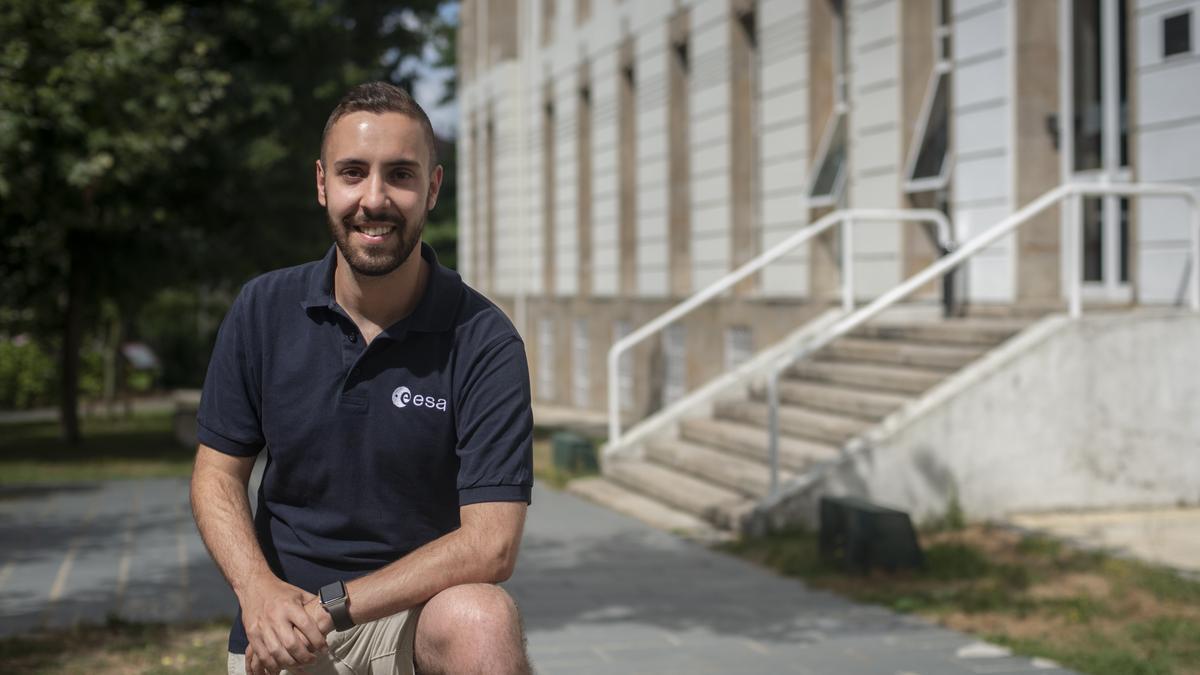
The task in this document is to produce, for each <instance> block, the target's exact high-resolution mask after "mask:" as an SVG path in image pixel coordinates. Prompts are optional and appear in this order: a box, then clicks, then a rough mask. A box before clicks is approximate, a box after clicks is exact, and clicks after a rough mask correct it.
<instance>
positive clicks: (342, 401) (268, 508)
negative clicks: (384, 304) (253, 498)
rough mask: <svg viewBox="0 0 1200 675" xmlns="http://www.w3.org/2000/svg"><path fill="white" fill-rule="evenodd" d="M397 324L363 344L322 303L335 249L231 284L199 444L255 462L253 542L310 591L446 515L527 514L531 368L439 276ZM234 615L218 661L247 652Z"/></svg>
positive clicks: (509, 338) (494, 315)
mask: <svg viewBox="0 0 1200 675" xmlns="http://www.w3.org/2000/svg"><path fill="white" fill-rule="evenodd" d="M421 255H422V256H423V257H424V258H425V260H426V261H428V262H429V263H430V267H431V272H430V275H429V282H428V284H427V285H426V288H425V293H424V295H423V296H422V298H421V300H420V301H419V303H418V304H417V307H416V309H414V310H413V312H412V314H410V315H409V316H408V317H407V318H405V319H402V320H401V321H399V322H398V323H396V324H394V325H392V326H390V327H388V328H387V329H386V330H384V331H383V332H382V333H381V334H380V335H379V336H378V337H376V338H375V339H374V340H373V341H372V342H371V344H370V345H367V344H364V340H363V337H362V335H361V334H360V333H359V331H358V328H357V327H356V326H355V325H354V322H353V321H351V320H350V317H349V316H348V315H347V314H346V312H345V311H344V310H343V309H342V308H341V307H339V306H338V304H337V302H336V301H335V300H334V296H333V272H334V267H335V265H336V260H337V256H336V249H335V248H334V247H330V249H329V253H328V254H326V256H325V258H324V259H323V260H320V261H317V262H313V263H309V264H306V265H300V266H298V267H292V268H288V269H283V270H278V271H275V272H270V273H267V274H264V275H263V276H260V277H258V278H256V279H254V280H252V281H250V282H249V283H247V284H246V285H245V287H243V288H242V291H241V293H240V294H239V295H238V297H237V299H236V300H235V301H234V303H233V306H232V307H231V308H230V310H229V313H228V315H226V317H225V320H224V322H223V323H222V324H221V329H220V331H219V332H218V334H217V342H216V346H215V347H214V349H213V355H212V359H211V361H210V362H209V366H208V375H207V377H206V378H205V380H204V393H203V397H202V398H201V400H200V409H199V413H198V415H197V421H198V423H199V427H198V438H199V441H200V442H201V443H203V444H204V445H207V446H209V447H211V448H213V449H215V450H218V451H220V452H223V453H226V454H229V455H235V456H238V457H250V456H253V455H256V454H257V453H258V452H259V451H260V450H262V449H263V448H264V447H265V448H266V449H267V465H266V469H265V471H264V473H263V479H262V486H261V487H260V488H259V492H258V510H257V512H256V516H255V530H256V532H257V535H258V540H259V543H260V544H261V546H262V549H263V553H264V554H265V555H266V558H267V561H268V563H269V564H270V565H271V569H272V570H273V571H274V572H275V573H276V574H277V575H279V576H280V577H281V578H282V579H284V580H286V581H288V582H289V583H291V584H294V585H296V586H299V587H300V588H303V589H305V590H307V591H309V592H312V593H316V592H317V590H318V589H319V588H320V587H321V586H323V585H325V584H327V583H330V582H332V581H334V580H337V579H343V580H346V579H351V578H354V577H357V576H362V575H364V574H367V573H369V572H371V571H374V570H376V569H379V568H381V567H383V566H385V565H387V564H389V563H391V562H393V561H395V560H397V559H398V558H401V557H403V556H404V555H405V554H407V553H409V552H410V551H412V550H413V549H416V548H418V547H420V546H422V545H423V544H426V543H428V542H430V541H432V540H433V539H436V538H438V537H440V536H442V535H444V534H446V533H448V532H450V531H452V530H454V529H456V528H458V526H459V518H458V509H459V507H460V506H463V505H466V504H474V503H479V502H495V501H523V502H527V503H528V502H529V498H530V488H531V486H532V484H533V472H532V434H533V416H532V413H531V411H530V395H529V369H528V365H527V363H526V359H525V348H524V344H523V343H522V341H521V338H520V335H519V334H518V333H517V331H516V330H515V329H514V328H513V325H512V323H511V322H509V320H508V318H507V317H505V316H504V314H503V313H502V312H501V311H500V310H499V309H498V308H497V307H496V306H495V305H493V304H492V303H491V302H489V301H488V300H487V299H486V298H484V297H483V296H482V295H480V294H479V293H478V292H476V291H475V290H473V289H471V288H470V287H468V286H467V285H466V284H464V283H463V282H462V279H461V278H459V276H458V274H457V273H455V272H454V271H452V270H449V269H446V268H445V267H442V266H441V265H439V264H438V262H437V257H436V256H435V255H434V253H433V249H431V248H430V247H429V246H427V245H425V244H422V245H421ZM246 644H247V641H246V635H245V631H244V629H243V627H242V623H241V617H240V615H239V617H238V618H237V619H236V620H235V621H234V625H233V630H232V631H231V633H230V636H229V649H230V651H232V652H235V653H244V652H245V650H246Z"/></svg>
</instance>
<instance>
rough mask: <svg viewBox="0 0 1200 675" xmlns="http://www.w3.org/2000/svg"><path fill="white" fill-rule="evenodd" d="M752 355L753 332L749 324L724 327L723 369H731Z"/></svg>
mask: <svg viewBox="0 0 1200 675" xmlns="http://www.w3.org/2000/svg"><path fill="white" fill-rule="evenodd" d="M753 355H754V333H753V332H752V331H751V330H750V327H749V326H730V327H729V328H727V329H725V370H726V371H732V370H734V369H736V368H737V367H738V366H740V365H742V364H743V363H745V362H747V361H749V360H750V357H751V356H753Z"/></svg>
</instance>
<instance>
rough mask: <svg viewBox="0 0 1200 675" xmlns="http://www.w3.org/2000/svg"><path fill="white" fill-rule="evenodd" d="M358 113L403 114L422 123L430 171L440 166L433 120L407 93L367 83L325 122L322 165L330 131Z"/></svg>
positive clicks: (387, 85)
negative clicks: (338, 123) (431, 120)
mask: <svg viewBox="0 0 1200 675" xmlns="http://www.w3.org/2000/svg"><path fill="white" fill-rule="evenodd" d="M356 112H370V113H375V114H376V115H382V114H383V113H389V112H391V113H399V114H401V115H405V116H407V117H410V118H412V119H414V120H416V121H418V122H420V123H421V127H422V128H423V129H424V130H425V144H426V145H428V146H429V171H430V172H432V171H433V167H435V166H437V163H438V156H437V141H436V138H435V137H434V135H433V125H432V124H430V123H429V116H428V115H426V114H425V110H423V109H422V108H421V106H420V104H418V103H417V102H416V100H414V99H413V97H412V96H411V95H409V93H408V92H407V91H404V90H403V89H401V88H400V87H397V86H396V85H394V84H391V83H388V82H366V83H363V84H360V85H358V86H356V87H354V88H353V89H351V90H350V91H348V92H346V95H345V96H343V97H342V100H340V101H338V104H337V106H336V107H335V108H334V109H333V112H332V113H330V115H329V121H327V122H325V131H324V132H323V133H322V134H321V163H322V164H324V163H325V139H327V138H329V130H330V129H332V128H333V125H334V124H337V121H338V120H340V119H342V118H343V117H345V116H346V115H349V114H350V113H356Z"/></svg>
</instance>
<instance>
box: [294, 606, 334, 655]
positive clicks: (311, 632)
mask: <svg viewBox="0 0 1200 675" xmlns="http://www.w3.org/2000/svg"><path fill="white" fill-rule="evenodd" d="M322 611H324V610H322ZM288 618H289V619H290V620H291V622H292V625H293V626H295V627H296V631H297V632H298V633H300V635H301V636H302V637H303V638H304V640H305V641H306V642H307V643H308V645H309V647H310V648H311V649H312V651H313V652H314V653H316V652H323V651H325V650H326V649H327V648H328V647H329V645H328V644H327V643H326V642H325V634H324V633H322V632H321V627H320V626H318V625H317V622H316V621H314V620H313V618H312V616H311V615H310V614H309V613H308V612H307V611H305V609H304V607H297V608H295V611H293V612H289V613H288Z"/></svg>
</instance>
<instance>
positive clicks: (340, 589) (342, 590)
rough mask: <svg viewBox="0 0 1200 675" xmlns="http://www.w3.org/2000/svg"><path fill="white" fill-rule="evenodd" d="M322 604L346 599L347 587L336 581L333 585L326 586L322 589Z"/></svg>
mask: <svg viewBox="0 0 1200 675" xmlns="http://www.w3.org/2000/svg"><path fill="white" fill-rule="evenodd" d="M320 595H321V604H325V603H329V602H333V601H335V600H341V599H342V598H344V597H346V587H345V586H344V585H342V582H340V581H335V582H333V583H332V584H326V585H325V586H322V587H321V593H320Z"/></svg>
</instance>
